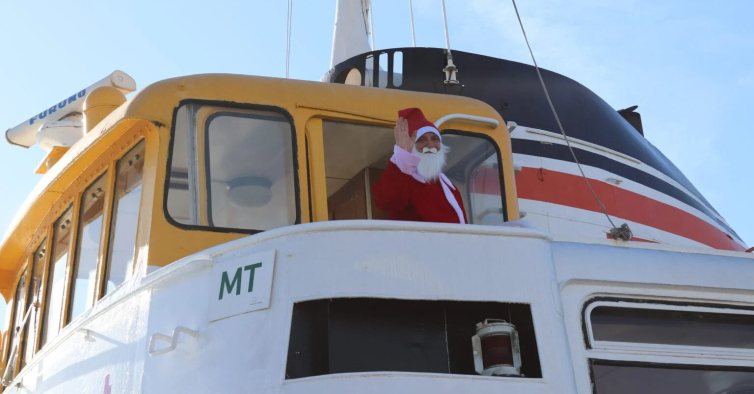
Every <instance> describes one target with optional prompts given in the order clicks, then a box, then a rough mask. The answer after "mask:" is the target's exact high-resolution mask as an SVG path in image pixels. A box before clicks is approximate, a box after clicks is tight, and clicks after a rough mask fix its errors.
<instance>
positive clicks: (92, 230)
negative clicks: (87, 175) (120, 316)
mask: <svg viewBox="0 0 754 394" xmlns="http://www.w3.org/2000/svg"><path fill="white" fill-rule="evenodd" d="M106 189H107V174H103V175H101V176H100V177H99V178H97V180H95V181H94V182H93V183H92V184H91V185H90V186H89V187H88V188H86V190H84V194H83V195H82V196H81V207H80V209H79V222H78V223H79V224H78V231H79V233H78V237H77V238H76V240H77V243H78V245H77V248H76V261H75V262H74V265H73V270H72V275H73V282H71V296H70V301H69V302H70V303H71V305H70V307H69V308H68V313H69V316H68V321H71V320H73V319H75V318H76V317H78V316H79V315H80V314H81V313H82V312H84V311H85V310H87V309H89V307H91V306H92V304H93V303H94V299H95V297H94V292H95V291H96V288H97V281H96V276H97V261H98V260H99V246H100V235H101V233H102V214H103V212H104V209H105V190H106Z"/></svg>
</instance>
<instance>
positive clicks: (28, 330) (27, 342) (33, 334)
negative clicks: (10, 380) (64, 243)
mask: <svg viewBox="0 0 754 394" xmlns="http://www.w3.org/2000/svg"><path fill="white" fill-rule="evenodd" d="M46 257H47V240H46V239H45V240H43V241H42V243H41V244H40V245H39V247H38V248H37V250H36V252H34V263H33V266H32V271H31V283H30V287H31V288H30V289H29V290H30V292H29V302H28V304H29V305H32V303H37V306H35V307H33V308H31V309H30V312H29V313H30V314H29V319H28V321H27V322H26V327H24V338H23V346H22V347H21V354H23V358H21V368H23V366H24V365H26V364H28V363H29V362H30V361H31V358H32V356H34V353H36V347H35V346H34V343H35V342H36V339H37V332H38V329H39V306H38V305H41V302H42V288H43V286H42V275H43V274H44V269H45V267H44V265H45V261H46Z"/></svg>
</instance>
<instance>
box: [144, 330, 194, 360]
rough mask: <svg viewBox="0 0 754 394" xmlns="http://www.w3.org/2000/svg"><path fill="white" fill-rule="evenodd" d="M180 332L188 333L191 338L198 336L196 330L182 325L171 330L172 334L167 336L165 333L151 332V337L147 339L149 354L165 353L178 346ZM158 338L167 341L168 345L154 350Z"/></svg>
mask: <svg viewBox="0 0 754 394" xmlns="http://www.w3.org/2000/svg"><path fill="white" fill-rule="evenodd" d="M180 333H184V334H187V335H190V336H191V337H192V338H196V337H198V336H199V332H198V331H194V330H192V329H190V328H186V327H184V326H177V327H176V328H175V329H174V330H173V335H172V336H167V335H165V334H160V333H156V334H152V337H151V338H150V339H149V355H150V356H152V357H154V356H159V355H160V354H165V353H168V352H171V351H173V350H175V348H176V347H178V334H180ZM158 339H159V340H161V341H165V342H167V343H169V344H170V345H169V346H168V347H165V348H162V349H160V350H155V345H156V344H157V340H158Z"/></svg>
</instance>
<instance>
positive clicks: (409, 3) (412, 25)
mask: <svg viewBox="0 0 754 394" xmlns="http://www.w3.org/2000/svg"><path fill="white" fill-rule="evenodd" d="M408 10H409V12H410V14H411V43H412V44H413V45H414V48H416V33H415V32H414V5H413V4H412V3H411V0H408Z"/></svg>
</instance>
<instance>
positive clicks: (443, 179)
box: [440, 173, 466, 224]
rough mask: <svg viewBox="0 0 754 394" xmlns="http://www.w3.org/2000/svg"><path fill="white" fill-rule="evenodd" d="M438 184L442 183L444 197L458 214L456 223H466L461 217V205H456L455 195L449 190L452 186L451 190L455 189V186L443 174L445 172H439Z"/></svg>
mask: <svg viewBox="0 0 754 394" xmlns="http://www.w3.org/2000/svg"><path fill="white" fill-rule="evenodd" d="M440 185H442V191H443V193H445V199H446V200H448V202H449V203H450V206H451V207H453V210H454V211H456V215H458V223H461V224H466V220H465V219H464V217H463V211H462V210H461V207H460V206H459V205H458V201H456V196H454V195H453V192H452V191H450V188H451V187H452V188H453V190H455V189H456V187H455V186H453V183H452V182H450V179H448V177H446V176H445V174H442V173H441V174H440Z"/></svg>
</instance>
